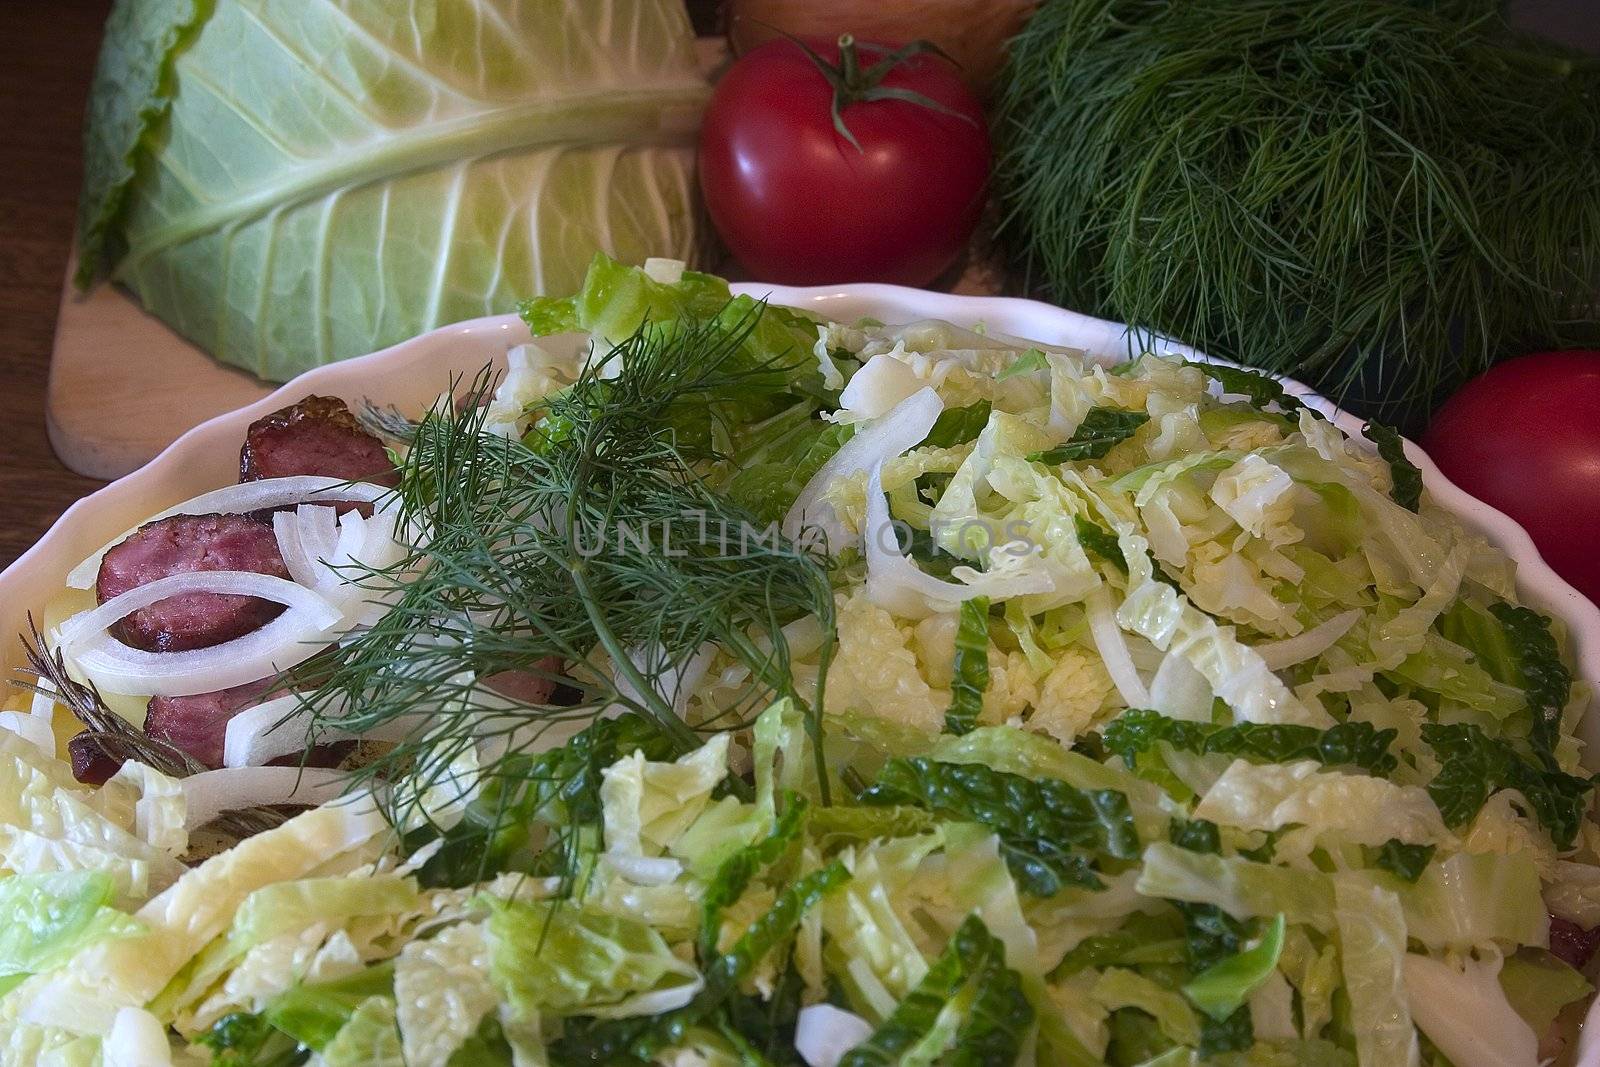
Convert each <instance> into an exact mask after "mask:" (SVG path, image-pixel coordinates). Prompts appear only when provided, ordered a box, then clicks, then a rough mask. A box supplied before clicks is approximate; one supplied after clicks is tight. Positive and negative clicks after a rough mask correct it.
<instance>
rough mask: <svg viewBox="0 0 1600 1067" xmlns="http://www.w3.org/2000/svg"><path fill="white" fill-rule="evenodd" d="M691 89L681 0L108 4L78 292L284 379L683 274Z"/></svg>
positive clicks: (692, 60) (695, 109) (698, 91)
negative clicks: (594, 281) (626, 273)
mask: <svg viewBox="0 0 1600 1067" xmlns="http://www.w3.org/2000/svg"><path fill="white" fill-rule="evenodd" d="M706 93H707V86H706V83H705V80H704V78H703V77H702V75H701V74H700V70H699V65H698V63H697V61H696V57H695V50H694V37H693V33H692V31H691V29H690V26H689V22H688V18H687V15H686V13H685V11H684V8H683V5H682V3H681V0H297V2H295V3H292V4H285V3H272V2H269V0H117V3H116V5H115V7H114V9H113V11H112V14H111V17H110V19H109V21H108V23H107V27H106V36H105V42H104V44H103V46H102V49H101V54H100V63H99V67H98V69H97V71H96V74H95V81H94V86H93V89H92V91H91V96H90V103H89V111H88V127H87V130H86V134H85V177H84V188H83V195H82V201H81V204H80V213H79V215H80V218H79V243H78V256H79V264H80V266H79V275H78V279H79V284H80V285H88V284H90V283H92V282H94V281H96V280H98V279H101V278H106V277H109V278H110V279H111V280H112V281H115V282H118V283H121V284H122V285H125V286H126V287H127V288H128V289H130V290H132V291H133V292H134V293H135V294H136V295H137V296H138V298H139V299H140V300H141V301H142V302H143V303H144V305H145V307H146V308H147V309H148V310H150V311H151V312H153V313H154V314H155V315H157V316H158V317H160V318H161V319H162V320H164V321H165V322H166V323H167V324H168V325H170V326H172V327H173V328H174V329H175V330H177V331H178V332H180V333H182V334H183V335H184V336H186V337H188V338H189V339H190V340H192V341H194V342H195V343H197V344H198V345H200V346H201V347H202V348H204V349H206V350H207V351H209V352H211V353H212V354H213V355H215V356H216V357H217V358H219V359H221V360H223V361H224V362H227V363H231V364H234V365H236V366H239V367H242V368H245V369H246V370H249V371H251V372H253V373H255V374H257V375H259V376H260V377H263V378H267V379H273V380H283V379H287V378H289V377H292V376H293V375H295V374H298V373H299V372H301V371H303V370H306V369H308V368H310V367H313V366H317V365H319V364H322V363H327V362H330V361H333V360H338V359H345V358H347V357H350V356H357V355H361V354H363V353H366V352H370V351H373V350H375V349H378V348H382V347H384V346H385V345H389V344H393V343H395V342H397V341H400V340H403V339H405V338H407V337H410V336H412V335H414V334H417V333H420V332H422V331H423V330H426V329H429V328H431V327H434V326H437V325H440V324H441V323H446V322H454V321H458V320H461V319H465V318H471V317H474V316H478V315H484V314H491V313H496V312H503V311H509V310H511V309H513V308H514V307H515V306H516V303H517V301H518V300H521V299H523V298H526V297H528V296H530V295H535V294H540V293H545V292H567V291H571V290H574V289H576V288H577V286H578V285H579V283H580V282H581V281H582V279H583V274H584V269H585V267H586V266H587V265H588V263H589V260H590V258H591V257H592V256H593V254H594V253H595V251H596V250H603V251H606V252H609V253H611V254H612V255H613V256H615V257H617V258H618V259H621V260H623V261H625V262H639V261H641V260H643V259H644V258H645V257H647V256H670V257H674V258H679V259H692V258H693V254H694V252H695V251H696V240H697V234H698V232H699V225H698V218H697V208H696V202H695V192H694V182H693V165H694V147H693V141H694V135H695V130H696V127H697V125H698V122H699V115H700V111H701V109H702V107H703V104H704V100H705V96H706Z"/></svg>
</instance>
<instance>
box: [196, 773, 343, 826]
mask: <svg viewBox="0 0 1600 1067" xmlns="http://www.w3.org/2000/svg"><path fill="white" fill-rule="evenodd" d="M349 780H350V776H349V775H348V774H346V773H344V772H343V771H334V770H328V769H326V768H322V767H227V768H223V769H222V770H217V771H202V772H201V773H199V774H196V775H192V776H190V777H188V778H185V779H183V780H182V783H181V784H182V785H183V796H184V800H185V801H187V802H188V805H189V813H188V816H187V818H186V820H185V822H186V825H188V826H189V827H190V828H191V829H194V828H197V827H201V826H204V825H205V824H206V823H208V822H210V821H211V820H213V819H215V818H216V817H217V816H218V815H221V814H222V813H223V812H225V811H237V810H238V809H240V808H254V807H258V806H260V805H263V804H306V805H311V806H316V805H319V804H326V803H327V802H328V801H330V800H336V799H338V797H339V796H340V795H341V794H342V793H343V792H344V789H345V786H346V784H347V783H348V782H349Z"/></svg>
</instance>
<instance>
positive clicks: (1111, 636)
mask: <svg viewBox="0 0 1600 1067" xmlns="http://www.w3.org/2000/svg"><path fill="white" fill-rule="evenodd" d="M1084 607H1085V608H1086V609H1087V612H1086V614H1087V615H1088V618H1089V634H1090V636H1091V637H1093V638H1094V647H1095V651H1097V652H1099V653H1100V661H1101V662H1102V663H1104V664H1105V667H1106V673H1107V674H1109V675H1110V676H1111V681H1112V682H1113V683H1115V685H1116V687H1117V695H1118V696H1120V697H1121V698H1122V702H1123V703H1124V704H1126V705H1127V706H1128V707H1130V708H1147V707H1149V706H1150V691H1149V690H1148V689H1146V688H1145V685H1144V679H1143V678H1140V677H1139V672H1138V670H1137V669H1135V667H1134V665H1133V655H1132V653H1130V652H1129V651H1128V642H1127V639H1126V638H1124V637H1123V636H1122V631H1121V630H1119V629H1118V628H1117V617H1116V614H1115V612H1113V610H1112V608H1111V594H1109V593H1107V592H1106V588H1105V586H1103V585H1102V586H1099V587H1098V588H1096V589H1095V591H1094V592H1092V593H1090V594H1089V596H1088V597H1087V598H1086V599H1085V601H1084Z"/></svg>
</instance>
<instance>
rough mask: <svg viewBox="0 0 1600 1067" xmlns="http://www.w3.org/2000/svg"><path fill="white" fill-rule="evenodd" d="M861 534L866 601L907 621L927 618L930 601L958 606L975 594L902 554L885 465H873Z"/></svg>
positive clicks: (869, 476)
mask: <svg viewBox="0 0 1600 1067" xmlns="http://www.w3.org/2000/svg"><path fill="white" fill-rule="evenodd" d="M864 525H865V529H864V530H863V531H862V535H863V537H864V538H865V540H866V555H867V598H868V599H869V600H871V601H872V602H873V603H874V604H877V605H878V606H879V607H882V608H886V609H888V610H889V611H892V612H893V613H894V614H896V615H899V616H901V617H902V618H907V619H921V618H926V617H927V615H928V614H929V613H930V610H931V609H930V608H929V605H928V601H930V600H932V601H934V602H936V603H938V604H941V605H946V606H948V605H951V604H959V603H961V602H962V601H963V600H968V599H970V598H971V597H973V596H975V595H976V591H975V590H973V589H972V588H970V587H969V586H965V585H957V584H956V583H954V582H947V581H944V580H943V579H940V578H935V577H934V576H933V575H931V574H928V573H927V572H926V571H924V570H923V569H922V568H921V567H918V566H917V565H916V563H915V562H914V561H913V560H911V559H909V558H907V557H906V555H905V553H903V552H901V551H900V546H899V543H898V541H897V540H896V537H895V529H894V525H893V523H892V522H891V520H890V518H889V502H888V500H887V499H885V497H884V495H883V464H882V463H874V464H873V465H872V469H871V470H870V471H868V473H867V517H866V522H865V524H864Z"/></svg>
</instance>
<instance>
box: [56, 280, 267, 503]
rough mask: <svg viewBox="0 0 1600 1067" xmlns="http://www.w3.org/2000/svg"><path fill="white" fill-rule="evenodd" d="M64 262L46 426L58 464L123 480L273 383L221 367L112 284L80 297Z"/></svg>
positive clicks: (230, 368)
mask: <svg viewBox="0 0 1600 1067" xmlns="http://www.w3.org/2000/svg"><path fill="white" fill-rule="evenodd" d="M76 269H77V266H76V263H68V264H67V281H66V284H65V285H63V287H62V291H61V310H60V312H59V315H58V317H57V319H56V339H55V347H54V350H53V352H52V353H51V356H50V385H49V390H48V392H47V394H46V398H45V426H46V428H47V429H48V430H49V433H50V446H51V447H52V448H54V449H55V452H56V455H57V456H58V457H59V458H60V459H61V462H62V463H64V464H66V465H67V466H68V467H70V468H71V469H73V470H74V471H77V472H78V473H79V474H84V475H87V476H89V477H91V478H105V479H111V478H120V477H121V476H122V475H124V474H127V473H128V472H129V471H131V470H134V469H136V468H138V467H141V466H143V465H144V464H145V463H146V462H147V461H149V460H150V459H151V458H152V457H153V456H155V454H156V453H157V452H160V451H161V450H162V449H163V448H165V447H167V445H169V444H171V443H172V442H173V441H174V440H175V439H176V438H177V437H178V435H179V434H181V433H183V432H184V431H185V430H188V429H189V428H191V427H193V426H196V425H198V424H199V423H202V422H204V421H205V420H206V419H209V418H211V417H212V416H213V415H220V414H221V413H222V412H224V411H231V410H233V409H234V408H238V407H243V406H244V405H246V404H250V403H254V402H255V401H257V400H259V399H261V398H262V397H263V396H266V395H267V394H268V393H270V392H271V391H272V390H273V389H275V388H277V386H275V385H272V384H270V383H268V382H264V381H262V380H261V379H259V378H256V377H255V376H253V375H250V374H247V373H245V372H244V371H240V370H234V369H233V368H232V367H226V366H223V365H222V364H221V363H218V362H217V361H216V360H214V359H212V358H211V357H210V356H208V355H206V354H205V353H204V352H202V351H201V350H200V349H198V348H196V347H195V346H194V345H192V344H190V343H189V342H188V341H185V340H184V339H183V338H181V337H179V336H178V335H177V334H175V333H173V332H172V331H171V330H170V329H168V328H167V327H166V325H165V324H163V323H162V322H160V321H159V320H158V319H156V318H155V317H154V316H152V315H149V314H146V313H145V311H144V309H143V308H141V307H140V306H139V304H138V302H137V301H135V300H134V299H133V298H132V297H131V296H129V295H128V294H127V293H126V292H124V291H123V290H121V289H119V288H117V287H116V286H112V285H100V286H96V287H95V289H94V290H93V291H92V292H90V293H88V294H86V295H85V294H80V293H79V292H78V291H77V289H76V288H75V287H74V286H73V285H72V273H73V271H74V270H76Z"/></svg>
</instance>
